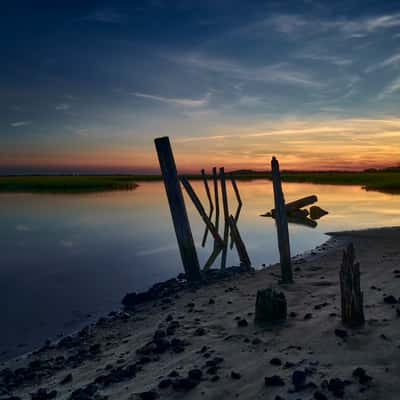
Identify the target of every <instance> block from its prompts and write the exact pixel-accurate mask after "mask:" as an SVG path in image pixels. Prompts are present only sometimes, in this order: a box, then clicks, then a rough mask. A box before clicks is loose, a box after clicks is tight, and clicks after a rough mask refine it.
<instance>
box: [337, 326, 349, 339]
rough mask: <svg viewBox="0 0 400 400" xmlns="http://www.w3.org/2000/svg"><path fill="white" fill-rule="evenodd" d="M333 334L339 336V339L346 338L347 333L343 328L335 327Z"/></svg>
mask: <svg viewBox="0 0 400 400" xmlns="http://www.w3.org/2000/svg"><path fill="white" fill-rule="evenodd" d="M335 335H336V336H337V337H339V338H340V339H346V338H347V336H348V333H347V331H346V330H345V329H340V328H336V329H335Z"/></svg>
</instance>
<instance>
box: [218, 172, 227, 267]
mask: <svg viewBox="0 0 400 400" xmlns="http://www.w3.org/2000/svg"><path fill="white" fill-rule="evenodd" d="M219 179H220V181H221V193H222V205H223V209H224V220H225V224H224V248H223V249H222V257H221V269H224V268H225V267H226V256H227V253H228V239H229V209H228V196H227V194H226V180H225V170H224V167H222V168H220V169H219Z"/></svg>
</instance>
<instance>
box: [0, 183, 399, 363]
mask: <svg viewBox="0 0 400 400" xmlns="http://www.w3.org/2000/svg"><path fill="white" fill-rule="evenodd" d="M237 184H238V186H239V190H240V194H241V198H242V201H243V208H242V210H241V215H240V220H239V229H240V233H241V235H242V238H243V240H244V241H245V243H246V246H247V250H248V252H249V256H250V258H251V260H252V262H253V264H254V265H261V264H264V263H265V264H269V263H272V262H275V261H276V260H278V253H277V246H276V233H275V226H274V221H273V220H272V219H266V218H260V217H259V215H260V214H262V213H263V212H265V210H266V209H271V208H273V195H272V186H271V184H270V182H268V181H261V180H258V181H251V182H242V181H238V182H237ZM193 187H194V188H195V190H196V193H198V194H199V196H200V197H201V200H202V202H203V204H206V201H207V197H206V195H205V190H204V185H203V182H201V181H198V182H193ZM283 188H284V191H285V198H286V200H287V201H291V200H295V199H297V198H299V197H303V196H306V195H308V194H310V193H315V194H317V195H318V198H319V203H320V204H321V205H323V208H324V209H327V210H329V214H328V215H327V216H325V217H324V218H323V219H321V220H319V223H318V226H317V227H316V228H315V229H308V228H306V227H304V226H301V225H293V224H291V225H290V226H289V230H290V235H291V249H292V254H296V253H299V252H303V251H305V250H307V249H310V248H313V247H315V246H316V245H319V244H321V243H322V242H323V241H325V240H326V236H325V235H324V232H327V231H335V230H343V229H357V228H366V227H376V226H388V225H399V224H400V196H393V195H389V194H384V193H378V192H366V191H363V190H362V189H361V188H359V187H352V186H347V187H344V186H321V185H313V184H295V183H284V184H283ZM228 190H229V192H230V193H229V197H230V198H232V199H234V198H235V194H234V193H233V191H232V188H231V187H230V185H229V186H228ZM184 195H185V196H186V194H184ZM185 200H186V204H187V207H188V212H189V215H190V220H191V224H192V231H193V235H194V238H195V241H196V244H197V249H198V253H199V258H200V262H201V264H204V262H205V261H206V259H207V257H208V255H209V254H210V253H211V251H212V248H211V247H212V243H211V240H209V241H208V242H207V245H206V246H205V247H204V248H202V247H201V240H202V237H203V234H204V224H203V222H202V221H201V219H200V217H199V215H198V213H197V211H196V210H195V209H194V207H193V206H192V204H191V202H190V201H189V199H188V198H187V197H185ZM232 207H233V206H232ZM234 211H235V210H234V209H232V210H230V212H231V213H232V212H234ZM0 221H1V226H0V254H1V258H0V307H1V309H2V310H3V314H2V329H1V331H0V353H1V352H2V351H4V350H8V351H9V353H8V354H9V355H12V354H16V353H17V352H23V351H25V350H26V349H28V348H29V346H31V345H33V344H37V343H38V342H40V343H41V342H42V341H43V340H44V339H45V338H46V337H47V336H54V335H56V334H57V333H61V332H67V331H70V330H71V329H76V328H78V327H79V326H80V325H81V324H83V323H85V322H86V321H87V319H88V315H91V316H93V317H94V316H96V315H99V314H103V313H106V312H108V311H110V310H111V309H113V308H115V307H117V306H118V305H119V301H120V299H121V298H122V296H123V295H124V294H125V292H127V291H132V290H143V289H145V288H147V287H148V286H150V285H151V284H152V283H154V282H156V281H159V280H163V279H168V278H170V277H172V276H175V275H177V274H178V273H179V272H182V268H181V264H180V259H179V253H178V249H177V245H176V240H175V234H174V232H173V228H172V223H171V218H170V215H169V210H168V206H167V201H166V196H165V194H164V189H163V186H162V183H161V182H152V183H143V184H141V185H140V186H139V188H138V189H137V190H135V191H133V192H108V193H96V194H87V195H74V196H71V195H32V194H1V195H0ZM237 264H238V259H237V255H236V251H235V249H234V250H233V251H231V252H229V254H228V262H227V265H237ZM216 265H218V262H217V263H216ZM18 344H27V345H28V346H26V347H19V348H17V347H16V346H17V345H18Z"/></svg>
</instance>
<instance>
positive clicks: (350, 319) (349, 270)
mask: <svg viewBox="0 0 400 400" xmlns="http://www.w3.org/2000/svg"><path fill="white" fill-rule="evenodd" d="M354 259H355V256H354V246H353V244H352V243H350V244H349V245H348V247H347V251H346V250H344V251H343V261H342V265H341V268H340V293H341V304H342V322H343V323H344V324H346V325H349V326H352V327H356V326H361V325H363V324H364V322H365V318H364V308H363V293H362V292H361V288H360V263H354Z"/></svg>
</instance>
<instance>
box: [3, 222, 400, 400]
mask: <svg viewBox="0 0 400 400" xmlns="http://www.w3.org/2000/svg"><path fill="white" fill-rule="evenodd" d="M399 238H400V228H385V229H373V230H365V231H352V232H341V233H336V234H333V236H332V238H331V239H330V240H329V241H328V242H327V243H325V244H324V245H322V246H321V247H320V248H319V249H316V251H312V252H310V253H309V254H307V255H304V256H300V257H296V259H295V260H294V262H293V267H294V278H295V283H294V284H292V285H286V286H284V285H279V284H278V279H279V265H275V266H272V267H271V268H268V269H265V270H262V271H257V272H252V273H245V274H242V275H241V276H240V277H237V278H233V279H227V280H224V281H221V282H218V283H214V284H211V285H209V286H205V287H200V288H198V289H191V290H184V291H182V292H181V293H179V295H178V296H171V297H168V298H164V299H161V300H157V301H151V302H148V303H145V304H143V305H140V306H137V307H136V308H135V310H131V311H126V312H121V313H112V315H110V316H108V317H106V318H103V319H101V320H99V321H98V322H97V323H96V324H95V325H93V326H90V327H87V328H85V329H83V330H82V331H81V332H80V333H79V334H78V335H76V336H72V337H69V338H64V339H63V340H62V341H61V342H59V343H58V344H49V345H47V346H45V347H44V348H42V349H41V350H40V351H38V352H36V353H33V354H31V355H29V356H26V357H19V358H18V359H16V360H11V361H8V362H5V363H3V364H2V365H1V366H0V398H1V399H2V398H3V397H4V398H5V399H8V398H9V397H11V396H18V397H19V398H21V399H30V398H31V394H33V396H32V399H50V398H56V399H98V400H101V399H105V398H109V399H122V400H123V399H136V398H138V399H140V398H141V399H153V398H161V399H162V398H165V399H168V398H174V399H175V398H183V397H185V398H190V399H222V398H240V399H276V400H279V399H312V398H315V399H317V400H318V399H322V400H323V399H324V398H328V399H331V398H345V399H358V398H359V399H398V398H399V396H400V385H399V383H398V377H399V376H400V317H399V313H400V311H397V310H398V309H399V308H400V304H399V303H398V300H399V296H400V247H399ZM349 241H352V242H353V243H354V246H355V251H356V258H357V260H358V261H360V264H361V286H362V290H363V292H364V305H365V316H366V324H365V326H364V327H363V328H360V329H356V330H351V329H347V328H344V327H343V326H342V325H341V322H340V289H339V267H340V264H341V258H342V251H343V249H344V247H345V245H346V243H347V242H349ZM267 287H274V288H276V289H278V290H280V291H282V292H284V293H285V296H286V298H287V302H288V319H287V321H286V322H285V323H282V324H277V325H273V326H267V327H265V326H264V327H261V326H258V325H256V324H255V323H254V321H253V319H254V315H253V313H254V305H255V297H256V292H257V289H261V288H267ZM390 296H393V297H390ZM266 378H267V379H266ZM18 397H15V399H17V398H18ZM13 398H14V397H13Z"/></svg>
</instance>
